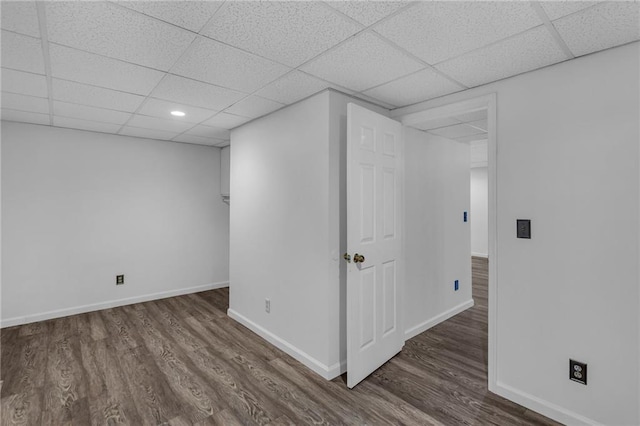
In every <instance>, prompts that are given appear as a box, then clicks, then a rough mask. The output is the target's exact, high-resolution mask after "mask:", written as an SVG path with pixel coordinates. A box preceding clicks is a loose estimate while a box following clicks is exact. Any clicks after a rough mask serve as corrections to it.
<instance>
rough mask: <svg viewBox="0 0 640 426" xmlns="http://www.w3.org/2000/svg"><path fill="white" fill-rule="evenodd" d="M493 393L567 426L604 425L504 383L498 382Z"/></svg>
mask: <svg viewBox="0 0 640 426" xmlns="http://www.w3.org/2000/svg"><path fill="white" fill-rule="evenodd" d="M493 392H494V393H495V394H497V395H500V396H501V397H503V398H506V399H508V400H510V401H513V402H515V403H517V404H520V405H522V406H523V407H526V408H528V409H530V410H533V411H535V412H538V413H540V414H542V415H544V416H547V417H549V418H550V419H553V420H555V421H558V422H560V423H562V424H565V425H589V426H601V425H602V424H601V423H598V422H596V421H595V420H591V419H589V418H587V417H584V416H581V415H580V414H578V413H574V412H573V411H570V410H567V409H565V408H562V407H560V406H558V405H555V404H553V403H551V402H549V401H545V400H543V399H540V398H537V397H535V396H533V395H530V394H528V393H526V392H522V391H519V390H518V389H514V388H512V387H511V386H509V385H505V384H504V383H500V382H498V383H497V384H496V387H495V390H494V391H493Z"/></svg>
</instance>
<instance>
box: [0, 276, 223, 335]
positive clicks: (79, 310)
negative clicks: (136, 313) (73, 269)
mask: <svg viewBox="0 0 640 426" xmlns="http://www.w3.org/2000/svg"><path fill="white" fill-rule="evenodd" d="M222 287H229V281H222V282H218V283H211V284H205V285H200V286H196V287H187V288H180V289H177V290H169V291H161V292H158V293H151V294H143V295H141V296H134V297H128V298H125V299H116V300H111V301H108V302H99V303H91V304H89V305H82V306H75V307H73V308H65V309H57V310H54V311H48V312H43V313H40V314H33V315H25V316H22V317H13V318H7V319H4V320H2V321H1V322H0V328H6V327H13V326H15V325H22V324H29V323H32V322H38V321H45V320H49V319H53V318H62V317H67V316H69V315H77V314H84V313H86V312H92V311H99V310H101V309H109V308H115V307H118V306H125V305H131V304H133V303H141V302H148V301H150V300H158V299H165V298H167V297H174V296H182V295H183V294H190V293H199V292H201V291H206V290H213V289H216V288H222Z"/></svg>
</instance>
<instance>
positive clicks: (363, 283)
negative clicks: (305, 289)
mask: <svg viewBox="0 0 640 426" xmlns="http://www.w3.org/2000/svg"><path fill="white" fill-rule="evenodd" d="M347 132H348V136H347V157H348V158H347V246H348V251H349V254H351V258H352V261H353V262H352V263H350V264H349V267H348V272H347V385H348V386H349V387H350V388H351V387H353V386H355V385H356V384H357V383H359V382H360V381H361V380H362V379H364V378H365V377H367V376H368V375H369V374H371V373H372V372H373V371H374V370H375V369H377V368H378V367H380V366H381V365H382V364H384V363H385V362H386V361H388V360H389V359H390V358H391V357H393V356H394V355H395V354H396V353H398V352H399V351H400V350H401V349H402V346H403V345H404V334H403V332H402V329H401V327H400V324H402V319H401V318H400V314H401V312H400V310H399V309H398V305H399V303H400V302H401V296H402V283H403V282H402V280H403V259H402V217H403V212H402V205H403V204H402V203H403V187H402V185H403V176H404V170H403V167H404V158H403V144H402V126H401V125H400V123H398V122H397V121H394V120H391V119H389V118H387V117H384V116H382V115H380V114H376V113H374V112H372V111H369V110H367V109H365V108H361V107H359V106H357V105H354V104H349V106H348V114H347ZM356 254H358V255H362V256H364V261H362V262H360V263H356V262H355V261H356V260H357V256H356Z"/></svg>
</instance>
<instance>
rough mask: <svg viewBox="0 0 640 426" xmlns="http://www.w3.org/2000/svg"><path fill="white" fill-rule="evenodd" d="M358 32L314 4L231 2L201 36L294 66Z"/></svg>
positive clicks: (320, 6)
mask: <svg viewBox="0 0 640 426" xmlns="http://www.w3.org/2000/svg"><path fill="white" fill-rule="evenodd" d="M360 29H361V27H360V26H359V25H357V24H355V23H353V22H352V21H351V20H348V19H346V18H344V17H343V16H341V15H339V14H337V13H334V12H332V11H331V10H330V9H329V8H327V7H325V6H323V5H322V4H319V3H317V2H296V1H283V2H281V1H274V2H268V1H267V2H255V1H247V2H244V1H230V2H227V3H225V5H224V6H222V8H220V10H219V11H218V13H216V15H215V16H214V17H213V19H212V20H211V22H209V24H207V26H206V27H205V28H204V29H203V30H202V34H204V35H206V36H208V37H211V38H213V39H216V40H220V41H222V42H224V43H228V44H230V45H232V46H236V47H239V48H241V49H244V50H248V51H249V52H253V53H255V54H257V55H260V56H264V57H267V58H269V59H273V60H274V61H277V62H280V63H283V64H287V65H289V66H291V67H297V66H298V65H300V64H302V63H303V62H305V61H308V60H309V59H311V58H313V57H314V56H316V55H318V54H320V53H321V52H323V51H325V50H327V49H328V48H330V47H331V46H334V45H335V44H337V43H339V42H341V41H342V40H344V39H346V38H347V37H349V36H351V35H353V34H355V33H356V32H357V31H359V30H360Z"/></svg>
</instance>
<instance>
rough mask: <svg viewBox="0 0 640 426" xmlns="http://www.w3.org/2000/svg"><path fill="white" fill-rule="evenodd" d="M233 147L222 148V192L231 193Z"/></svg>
mask: <svg viewBox="0 0 640 426" xmlns="http://www.w3.org/2000/svg"><path fill="white" fill-rule="evenodd" d="M230 168H231V147H230V146H225V147H224V148H222V149H221V150H220V194H221V195H229V188H230V187H229V178H230V176H231V169H230Z"/></svg>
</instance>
